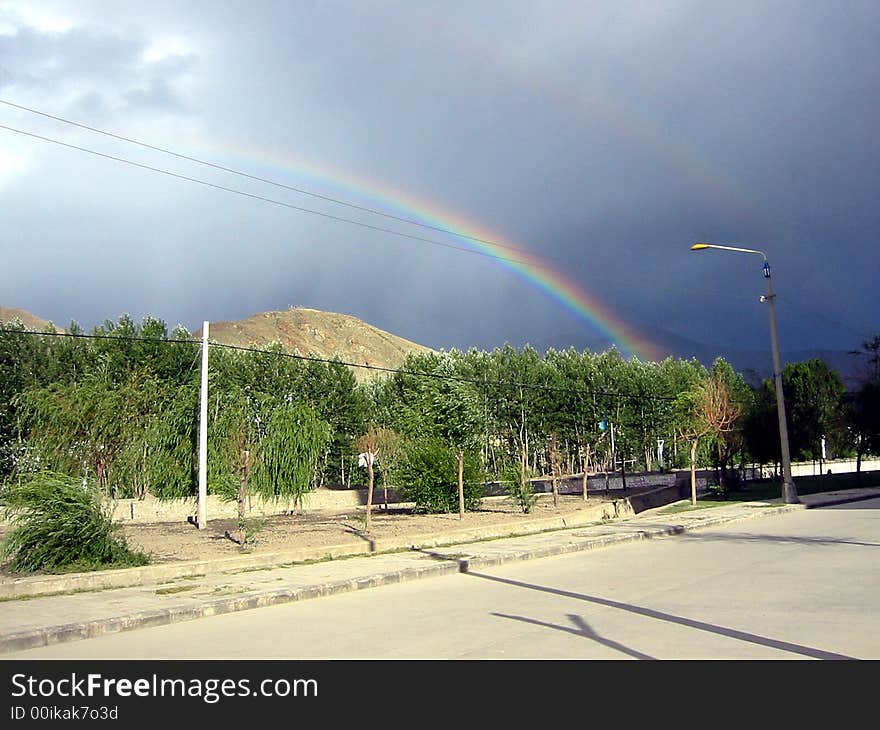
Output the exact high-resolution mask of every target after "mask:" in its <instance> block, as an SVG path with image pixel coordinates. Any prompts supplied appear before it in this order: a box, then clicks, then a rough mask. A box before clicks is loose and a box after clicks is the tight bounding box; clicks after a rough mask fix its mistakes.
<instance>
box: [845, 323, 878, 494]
mask: <svg viewBox="0 0 880 730" xmlns="http://www.w3.org/2000/svg"><path fill="white" fill-rule="evenodd" d="M852 354H855V355H862V356H864V357H865V358H866V363H865V364H866V367H865V370H864V372H863V373H862V376H861V378H860V383H859V385H858V387H857V388H856V390H855V392H853V393H851V394H850V395H849V397H848V398H847V407H846V415H847V422H848V424H849V428H850V430H851V431H852V434H853V438H854V440H855V447H856V474H857V475H858V478H859V479H861V473H862V457H863V456H864V454H865V453H868V452H871V453H874V454H878V453H880V335H876V336H875V337H874V338H873V339H871V340H866V341H864V342H863V343H862V349H861V350H855V351H853V353H852Z"/></svg>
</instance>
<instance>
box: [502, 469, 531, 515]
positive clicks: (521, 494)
mask: <svg viewBox="0 0 880 730" xmlns="http://www.w3.org/2000/svg"><path fill="white" fill-rule="evenodd" d="M522 471H523V467H522V465H521V464H519V463H515V464H511V465H510V466H508V467H507V468H506V469H505V470H504V472H503V473H502V475H501V480H502V481H503V482H504V488H505V489H506V490H507V495H508V496H509V497H510V498H511V499H512V500H513V502H514V504H516V506H517V507H519V508H520V509H521V510H522V512H523V514H528V513H529V512H531V511H532V507H533V506H534V505H535V500H537V498H538V495H537V494H535V489H534V487H532V483H531V481H529V478H530V477H531V476H532V475H531V471H530V470H529V469H528V468H527V469H526V474H525V485H523V479H522V476H523V474H522Z"/></svg>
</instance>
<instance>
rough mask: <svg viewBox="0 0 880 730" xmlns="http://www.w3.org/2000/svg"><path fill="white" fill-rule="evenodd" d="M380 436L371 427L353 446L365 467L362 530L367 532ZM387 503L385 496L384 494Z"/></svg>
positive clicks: (371, 510) (370, 517)
mask: <svg viewBox="0 0 880 730" xmlns="http://www.w3.org/2000/svg"><path fill="white" fill-rule="evenodd" d="M381 440H382V438H381V436H380V434H379V429H376V428H371V429H370V430H369V431H367V432H366V433H365V434H364V435H363V436H360V437H359V438H358V439H357V440H356V441H355V442H354V444H355V448H356V449H357V450H358V451H359V452H360V453H361V454H362V455H363V459H364V461H365V464H364V466H366V467H367V475H368V476H367V478H368V481H367V511H366V518H365V520H364V532H367V533H368V532H369V531H370V527H371V524H372V518H373V479H374V471H373V468H374V463H375V462H376V461H377V460H378V459H379V456H380V452H381V443H380V442H381ZM386 505H387V496H386Z"/></svg>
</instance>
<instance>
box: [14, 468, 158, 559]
mask: <svg viewBox="0 0 880 730" xmlns="http://www.w3.org/2000/svg"><path fill="white" fill-rule="evenodd" d="M2 498H3V502H4V503H5V507H4V517H5V518H6V519H7V520H9V522H10V524H11V526H12V529H11V530H10V532H9V534H8V535H7V536H6V539H5V540H4V543H3V559H4V561H8V563H9V565H8V567H9V570H11V571H12V572H14V573H30V572H35V571H41V570H42V571H61V570H65V571H71V570H98V569H103V568H107V567H111V566H115V567H127V566H135V565H144V564H146V563H147V562H148V559H147V556H145V555H143V554H142V553H139V552H136V551H133V550H131V549H130V548H129V546H128V545H127V543H126V541H125V537H124V536H123V535H122V534H120V531H119V526H118V525H117V524H115V523H114V522H113V521H112V519H111V509H110V505H109V504H108V503H107V502H106V501H105V499H104V495H103V492H102V490H101V489H100V488H98V486H97V484H96V483H95V481H94V480H90V479H73V478H71V477H67V476H64V475H58V474H53V473H49V472H40V473H38V474H31V475H27V478H25V479H23V480H20V481H19V480H13V481H10V482H9V483H7V484H6V486H5V487H4V489H3V491H2Z"/></svg>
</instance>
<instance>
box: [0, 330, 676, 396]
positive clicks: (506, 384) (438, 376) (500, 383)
mask: <svg viewBox="0 0 880 730" xmlns="http://www.w3.org/2000/svg"><path fill="white" fill-rule="evenodd" d="M0 333H4V334H6V333H8V334H14V335H32V336H38V337H74V338H82V339H94V340H116V341H123V342H148V343H155V344H185V345H199V344H201V341H200V340H192V339H190V340H181V339H163V338H158V337H131V336H128V335H97V334H92V335H89V334H82V333H70V332H35V331H32V330H18V329H5V328H0ZM208 345H209V347H217V348H221V349H227V350H237V351H240V352H252V353H258V354H263V355H272V356H275V357H286V358H290V359H293V360H300V361H304V362H317V363H322V364H329V365H344V366H346V367H350V368H362V369H365V370H374V371H379V372H385V373H392V374H400V375H409V376H412V377H417V378H419V377H421V378H433V379H435V380H450V381H455V382H461V383H470V384H472V385H483V386H497V387H502V388H523V389H527V390H543V391H554V392H559V393H577V394H579V395H583V394H587V395H594V396H595V395H599V396H602V397H608V398H630V399H647V400H662V401H674V400H676V399H675V397H674V396H663V395H651V394H648V393H624V392H615V391H603V390H588V389H584V388H566V387H562V386H554V385H541V384H537V383H519V382H515V381H504V380H481V379H478V378H465V377H463V376H458V375H446V374H442V373H425V372H417V371H414V370H406V369H403V368H390V367H383V366H380V365H367V364H364V363H354V362H346V361H345V360H340V359H337V358H320V357H314V356H311V355H298V354H296V353H291V352H286V351H280V352H279V351H277V350H264V349H260V348H256V347H242V346H241V345H228V344H224V343H220V342H209V343H208Z"/></svg>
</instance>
